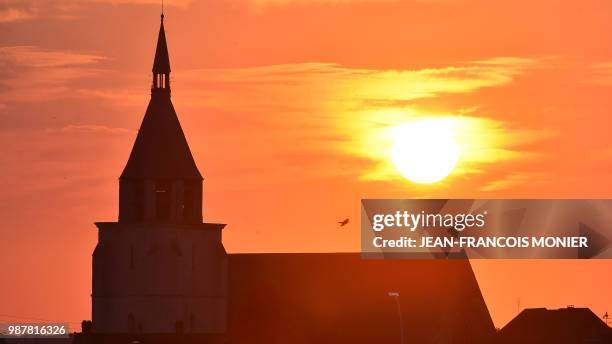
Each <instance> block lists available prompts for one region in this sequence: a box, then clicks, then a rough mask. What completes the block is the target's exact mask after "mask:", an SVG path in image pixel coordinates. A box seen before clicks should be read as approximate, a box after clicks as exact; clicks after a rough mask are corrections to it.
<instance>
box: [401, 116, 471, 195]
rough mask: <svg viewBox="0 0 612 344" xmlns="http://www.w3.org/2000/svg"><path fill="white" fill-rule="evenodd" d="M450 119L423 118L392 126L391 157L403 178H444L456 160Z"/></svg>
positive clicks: (417, 180)
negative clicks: (392, 142)
mask: <svg viewBox="0 0 612 344" xmlns="http://www.w3.org/2000/svg"><path fill="white" fill-rule="evenodd" d="M454 124H455V123H454V121H453V120H452V119H449V118H426V119H420V120H415V121H413V122H408V123H404V124H400V125H397V126H395V127H393V128H392V135H393V138H394V144H393V147H392V148H391V160H392V161H393V164H394V165H395V168H396V169H397V170H398V171H399V172H400V174H401V175H402V176H404V177H405V178H406V179H408V180H410V181H412V182H415V183H420V184H431V183H435V182H437V181H440V180H442V179H444V178H445V177H446V176H448V175H449V174H450V173H451V172H452V171H453V168H454V167H455V165H456V164H457V161H458V160H459V145H458V144H457V142H456V140H455V133H454V126H455V125H454Z"/></svg>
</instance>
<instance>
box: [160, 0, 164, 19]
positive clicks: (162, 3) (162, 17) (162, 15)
mask: <svg viewBox="0 0 612 344" xmlns="http://www.w3.org/2000/svg"><path fill="white" fill-rule="evenodd" d="M161 5H162V13H161V19H162V20H164V0H161Z"/></svg>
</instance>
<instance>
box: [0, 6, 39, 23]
mask: <svg viewBox="0 0 612 344" xmlns="http://www.w3.org/2000/svg"><path fill="white" fill-rule="evenodd" d="M33 17H34V14H33V13H31V12H28V11H26V10H23V9H20V8H4V9H0V23H10V22H16V21H22V20H26V19H31V18H33Z"/></svg>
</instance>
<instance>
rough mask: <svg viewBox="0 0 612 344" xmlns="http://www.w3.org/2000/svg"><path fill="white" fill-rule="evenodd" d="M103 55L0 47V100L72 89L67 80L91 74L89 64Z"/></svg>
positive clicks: (52, 95)
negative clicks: (0, 73)
mask: <svg viewBox="0 0 612 344" xmlns="http://www.w3.org/2000/svg"><path fill="white" fill-rule="evenodd" d="M103 59H104V58H103V57H101V56H98V55H92V54H84V53H78V52H70V51H64V50H47V49H40V48H38V47H33V46H8V47H7V46H5V47H0V67H2V70H3V71H5V78H3V80H2V81H0V103H5V102H9V101H21V102H37V101H41V100H43V99H52V98H56V97H58V96H60V95H62V94H63V95H66V94H68V93H72V92H73V90H70V89H69V85H68V82H69V81H70V80H74V79H78V78H83V77H85V76H91V75H93V74H95V73H96V72H97V70H96V69H95V68H93V66H94V65H95V64H96V63H97V62H99V61H101V60H103Z"/></svg>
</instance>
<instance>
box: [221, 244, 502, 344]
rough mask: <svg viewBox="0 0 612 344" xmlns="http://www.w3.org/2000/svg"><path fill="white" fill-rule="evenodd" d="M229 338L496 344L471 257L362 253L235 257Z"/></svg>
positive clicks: (230, 275) (246, 340) (231, 270)
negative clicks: (383, 257)
mask: <svg viewBox="0 0 612 344" xmlns="http://www.w3.org/2000/svg"><path fill="white" fill-rule="evenodd" d="M228 258H229V261H228V268H229V271H228V278H229V280H228V298H227V300H228V301H227V302H228V324H227V332H228V333H227V336H228V338H227V339H228V342H229V343H253V344H259V343H262V344H263V343H266V344H267V343H399V342H400V322H399V317H398V310H397V306H396V303H395V300H394V298H393V297H391V296H389V295H388V293H389V292H391V291H393V292H398V293H399V301H400V304H401V309H402V317H403V325H404V330H405V340H404V343H455V344H462V343H465V344H467V343H491V342H492V341H493V340H494V337H495V335H496V332H495V328H494V326H493V323H492V321H491V318H490V316H489V313H488V310H487V307H486V305H485V303H484V300H483V298H482V294H481V293H480V289H479V287H478V284H477V282H476V279H475V277H474V274H473V271H472V269H471V266H470V263H469V261H467V260H402V259H397V260H368V259H362V258H361V256H360V254H357V253H320V254H318V253H304V254H300V253H293V254H289V253H288V254H230V255H228Z"/></svg>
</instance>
